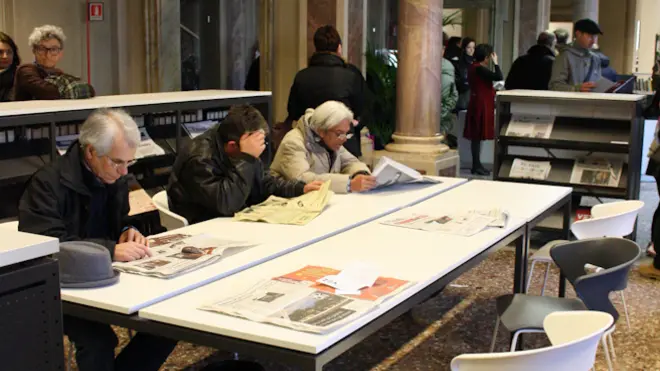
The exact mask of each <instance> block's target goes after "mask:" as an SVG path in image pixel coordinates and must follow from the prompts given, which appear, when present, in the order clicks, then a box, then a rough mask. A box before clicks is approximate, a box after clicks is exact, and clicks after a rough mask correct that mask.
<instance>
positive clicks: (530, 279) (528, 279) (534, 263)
mask: <svg viewBox="0 0 660 371" xmlns="http://www.w3.org/2000/svg"><path fill="white" fill-rule="evenodd" d="M534 265H536V260H532V266H531V267H530V268H529V274H528V275H527V287H526V288H525V292H529V285H530V284H531V283H532V274H533V273H534Z"/></svg>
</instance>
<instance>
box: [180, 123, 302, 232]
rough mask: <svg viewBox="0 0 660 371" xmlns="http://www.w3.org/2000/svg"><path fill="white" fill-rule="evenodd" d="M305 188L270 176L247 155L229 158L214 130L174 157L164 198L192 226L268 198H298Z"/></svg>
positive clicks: (192, 142) (293, 182)
mask: <svg viewBox="0 0 660 371" xmlns="http://www.w3.org/2000/svg"><path fill="white" fill-rule="evenodd" d="M304 187H305V183H303V182H298V181H285V180H282V179H279V178H275V177H272V176H271V175H269V174H268V173H266V171H265V169H264V166H263V163H262V162H261V160H259V159H257V158H254V157H252V156H250V155H247V154H241V155H240V156H238V157H231V158H230V157H229V156H228V155H227V154H226V153H225V152H224V143H222V140H221V139H220V138H219V136H218V134H217V131H216V130H208V131H207V132H206V133H204V134H202V135H200V136H198V137H196V138H195V139H193V140H192V141H191V142H190V144H189V145H188V146H187V147H186V148H185V149H183V150H182V151H181V153H180V154H179V155H178V156H177V158H176V161H175V162H174V168H173V169H172V174H171V175H170V181H169V185H168V187H167V195H168V198H169V204H170V209H171V210H172V211H173V212H175V213H177V214H179V215H181V216H183V217H185V218H186V219H187V220H188V222H189V223H190V224H192V223H198V222H202V221H205V220H209V219H212V218H216V217H221V216H233V215H234V214H235V213H236V212H238V211H240V210H242V209H244V208H245V207H248V206H251V205H255V204H258V203H261V202H263V201H265V200H266V199H267V198H268V197H269V196H271V195H275V196H279V197H286V198H290V197H297V196H300V195H302V194H303V189H304Z"/></svg>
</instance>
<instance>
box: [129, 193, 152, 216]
mask: <svg viewBox="0 0 660 371" xmlns="http://www.w3.org/2000/svg"><path fill="white" fill-rule="evenodd" d="M128 204H129V205H130V211H129V212H128V216H133V215H138V214H143V213H148V212H150V211H155V210H156V205H154V203H153V201H152V200H151V197H149V195H148V194H147V192H146V191H145V190H144V189H142V188H140V189H135V190H133V191H130V192H129V193H128Z"/></svg>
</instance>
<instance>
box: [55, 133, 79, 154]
mask: <svg viewBox="0 0 660 371" xmlns="http://www.w3.org/2000/svg"><path fill="white" fill-rule="evenodd" d="M77 139H78V134H71V135H58V136H57V137H56V138H55V147H57V152H58V153H59V154H60V156H64V154H65V153H66V151H67V150H68V149H69V147H70V146H71V143H73V142H75V141H76V140H77Z"/></svg>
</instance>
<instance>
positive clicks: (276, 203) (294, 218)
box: [234, 181, 334, 225]
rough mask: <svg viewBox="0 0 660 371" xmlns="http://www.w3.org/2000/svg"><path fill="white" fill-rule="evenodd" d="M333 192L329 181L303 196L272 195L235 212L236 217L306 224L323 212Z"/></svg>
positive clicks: (251, 220) (249, 220) (237, 218)
mask: <svg viewBox="0 0 660 371" xmlns="http://www.w3.org/2000/svg"><path fill="white" fill-rule="evenodd" d="M333 194H334V193H333V192H332V191H331V190H330V181H327V182H325V183H323V185H322V186H321V188H320V189H319V190H317V191H312V192H308V193H305V194H304V195H302V196H298V197H294V198H282V197H277V196H270V197H268V199H267V200H266V201H264V202H262V203H260V204H258V205H254V206H249V207H247V208H245V209H243V210H241V211H239V212H238V213H236V214H234V219H235V220H238V221H243V222H264V223H271V224H292V225H305V224H307V223H309V222H311V221H312V220H314V218H316V217H317V216H318V215H319V214H321V212H323V209H325V206H326V205H327V204H328V202H330V198H332V195H333Z"/></svg>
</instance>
